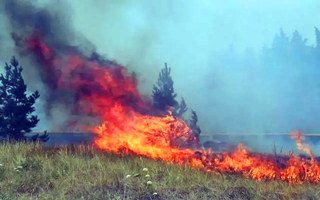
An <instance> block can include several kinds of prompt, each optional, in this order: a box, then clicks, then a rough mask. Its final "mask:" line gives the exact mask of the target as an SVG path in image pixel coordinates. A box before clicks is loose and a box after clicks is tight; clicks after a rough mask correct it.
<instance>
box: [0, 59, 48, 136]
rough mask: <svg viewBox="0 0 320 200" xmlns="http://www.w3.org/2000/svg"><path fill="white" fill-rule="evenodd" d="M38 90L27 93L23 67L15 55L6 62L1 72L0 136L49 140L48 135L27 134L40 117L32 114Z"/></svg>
mask: <svg viewBox="0 0 320 200" xmlns="http://www.w3.org/2000/svg"><path fill="white" fill-rule="evenodd" d="M39 96H40V94H39V92H38V91H35V92H34V93H32V94H30V95H27V85H26V84H25V83H24V80H23V77H22V67H21V66H19V63H18V61H17V60H16V58H15V57H13V58H12V59H11V62H10V64H7V63H6V64H5V74H0V137H2V138H5V139H9V140H17V141H21V140H28V139H29V140H34V141H35V140H42V141H46V140H48V136H47V135H46V134H44V135H41V136H39V135H34V136H31V137H27V136H25V134H26V133H29V132H30V131H31V129H32V128H34V127H35V126H36V125H37V123H38V122H39V119H38V117H37V116H36V115H32V113H33V112H34V111H35V107H34V104H35V102H36V100H37V99H38V98H39Z"/></svg>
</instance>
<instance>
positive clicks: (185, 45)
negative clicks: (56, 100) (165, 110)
mask: <svg viewBox="0 0 320 200" xmlns="http://www.w3.org/2000/svg"><path fill="white" fill-rule="evenodd" d="M3 2H4V3H2V5H1V13H0V63H1V60H2V61H9V60H10V57H11V56H12V55H17V56H18V53H17V52H16V51H17V49H16V48H15V44H14V41H13V40H12V38H11V33H12V32H15V33H20V34H21V33H23V32H24V31H25V30H28V28H30V27H29V26H30V24H37V25H39V26H41V27H42V28H43V27H46V26H47V25H48V24H47V22H46V21H41V20H43V19H47V18H46V17H43V16H49V17H48V18H49V19H50V22H51V23H53V24H52V26H51V27H50V28H51V29H50V30H47V31H48V33H51V35H50V34H49V36H48V39H49V41H51V42H55V43H57V42H61V43H62V42H65V41H67V43H68V44H69V45H75V46H79V48H80V49H81V50H82V51H83V52H91V51H97V52H98V53H100V54H102V55H106V57H107V58H108V59H111V60H116V61H117V62H118V63H120V64H122V65H124V66H126V67H127V68H128V69H129V70H131V71H135V72H136V73H137V78H138V80H139V87H140V90H141V91H142V93H144V94H147V95H150V94H151V90H152V85H153V84H154V83H155V81H156V79H157V76H158V72H159V71H160V69H161V68H162V67H163V63H164V62H168V65H169V66H170V67H172V76H173V80H174V83H175V89H176V92H177V94H178V95H179V98H180V97H184V99H185V100H186V103H187V105H188V107H190V108H192V109H194V110H195V111H196V112H197V113H198V116H199V122H200V126H201V128H202V130H203V132H206V133H216V132H225V133H255V132H289V131H291V130H294V129H302V130H304V131H310V132H320V125H319V123H318V119H320V81H318V79H319V78H318V77H320V68H319V69H318V68H317V67H316V66H319V67H320V56H319V57H316V56H315V57H312V59H313V60H312V62H311V59H310V58H311V56H301V57H299V56H300V53H299V52H300V51H297V52H293V53H291V55H292V56H287V55H283V54H282V53H283V52H282V51H281V50H279V49H276V48H272V47H274V37H275V35H276V34H278V35H279V34H280V29H281V28H282V29H283V31H284V33H285V34H286V35H287V36H288V38H289V43H290V44H292V41H291V37H292V34H293V32H294V31H295V30H298V31H299V33H300V34H301V35H302V37H303V38H307V39H308V41H307V43H306V45H307V46H308V48H306V49H307V50H303V52H309V49H311V48H312V46H316V37H315V33H314V27H320V14H319V13H318V11H319V8H320V2H319V1H318V0H310V1H298V0H284V1H276V0H271V1H254V0H249V1H238V0H232V1H228V2H223V1H218V0H214V1H202V2H201V3H200V2H199V1H187V2H186V1H147V0H145V1H129V0H128V1H103V0H95V1H90V2H89V1H84V0H79V1H72V0H68V1H59V0H56V1H49V0H47V1H40V0H38V1H34V3H33V5H31V4H30V5H29V6H30V8H32V9H25V7H24V8H23V9H22V8H20V9H17V10H8V5H7V6H5V3H8V2H14V3H16V4H15V5H26V3H24V4H23V3H21V2H23V1H18V0H14V1H9V0H6V1H3ZM13 7H14V6H13ZM13 7H11V8H13ZM15 8H17V7H15ZM41 9H42V13H41V12H38V11H40V10H41ZM17 11H19V12H20V11H21V12H22V11H24V12H26V13H25V14H23V15H19V14H21V13H17ZM27 13H32V14H30V16H32V17H31V18H26V17H25V16H26V15H28V14H27ZM13 16H18V17H19V19H17V18H13ZM17 21H18V22H20V23H17ZM22 24H23V27H21V26H22ZM48 27H49V26H48ZM290 41H291V42H290ZM264 46H265V47H266V48H265V49H264V50H263V47H264ZM303 48H304V47H303ZM270 49H272V50H270ZM299 49H302V48H299ZM264 52H271V53H264ZM275 52H276V53H277V55H275V54H274V53H275ZM269 54H272V56H271V57H268V58H266V55H269ZM308 55H309V54H308ZM293 57H298V58H299V59H298V61H297V62H294V61H293ZM19 58H21V59H19V60H20V62H21V64H22V66H23V67H24V73H25V77H26V79H27V82H28V83H29V84H30V90H32V89H38V90H40V92H41V95H42V97H43V96H45V94H43V93H45V92H46V88H44V87H43V86H42V85H41V84H39V81H40V78H38V77H36V76H34V74H36V73H34V71H32V68H31V67H30V68H28V66H31V65H33V61H32V59H29V58H26V57H23V56H21V55H20V56H19ZM279 58H283V59H284V61H280V59H279ZM45 104H46V102H45V101H44V100H43V99H42V100H41V101H40V102H39V104H38V110H37V111H38V113H39V114H40V119H41V120H40V123H39V126H38V129H54V128H55V127H57V126H59V125H61V124H63V120H65V117H63V116H64V113H63V112H64V108H63V107H62V108H61V107H59V106H57V107H56V108H57V109H56V110H55V111H54V115H55V116H57V117H55V119H53V120H51V119H50V120H49V119H47V120H46V116H45V115H44V114H43V112H44V108H43V107H44V106H45ZM61 116H62V117H61ZM47 127H48V128H47Z"/></svg>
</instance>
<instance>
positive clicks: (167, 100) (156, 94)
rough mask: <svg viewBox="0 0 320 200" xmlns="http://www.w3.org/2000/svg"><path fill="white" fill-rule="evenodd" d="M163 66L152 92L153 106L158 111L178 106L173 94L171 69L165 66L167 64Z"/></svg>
mask: <svg viewBox="0 0 320 200" xmlns="http://www.w3.org/2000/svg"><path fill="white" fill-rule="evenodd" d="M164 66H165V67H164V68H163V69H162V70H161V71H160V73H159V78H158V82H157V84H156V85H154V86H153V91H152V93H153V94H152V99H153V106H154V107H155V108H157V109H159V110H166V109H168V107H176V106H177V105H178V102H177V101H176V99H175V98H176V96H177V94H176V93H175V92H174V88H173V80H172V78H171V75H170V72H171V68H170V67H168V66H167V63H165V64H164Z"/></svg>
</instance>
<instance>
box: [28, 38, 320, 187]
mask: <svg viewBox="0 0 320 200" xmlns="http://www.w3.org/2000/svg"><path fill="white" fill-rule="evenodd" d="M26 48H27V49H28V51H31V52H32V53H33V55H34V56H35V57H36V58H37V59H38V61H39V63H40V64H41V66H42V67H43V68H41V71H42V72H43V73H44V74H46V76H47V77H48V78H49V77H50V79H48V80H49V82H48V84H49V85H51V88H53V89H55V90H59V91H64V92H65V93H66V94H67V93H68V94H72V95H73V97H74V111H75V113H77V114H79V113H81V114H83V113H84V114H85V115H89V116H98V117H99V119H100V125H98V126H94V127H90V130H92V131H93V132H94V133H95V134H96V136H97V137H96V139H95V145H96V146H97V147H98V148H100V149H103V150H106V151H110V152H114V153H117V154H134V155H140V156H146V157H150V158H152V159H158V160H163V161H166V162H170V163H178V164H180V165H189V166H192V167H196V168H200V169H202V170H205V171H207V172H221V173H232V174H233V173H236V174H242V175H243V176H244V177H248V178H253V179H256V180H281V181H286V182H289V183H303V182H305V181H307V182H311V183H318V182H320V166H319V164H318V163H317V162H316V159H315V156H314V154H313V153H312V151H311V149H310V147H309V146H307V145H305V144H304V142H303V137H302V134H301V133H300V132H293V133H292V134H291V137H292V138H293V139H294V140H296V141H297V145H298V148H299V149H301V150H304V151H305V152H307V153H308V154H309V155H310V156H311V160H308V159H306V158H300V157H298V156H295V155H289V156H282V157H281V158H280V160H276V159H275V158H274V157H273V156H271V155H267V154H257V153H251V152H248V151H247V150H246V149H245V148H244V147H243V146H242V145H239V147H238V149H237V150H235V151H234V152H232V153H215V152H213V151H212V150H197V149H192V148H187V146H188V145H189V144H190V143H192V142H196V141H195V140H194V138H192V134H191V133H192V132H191V130H190V128H189V127H188V125H187V124H186V123H185V122H184V121H183V120H182V119H179V118H177V117H174V116H173V115H172V114H170V113H169V112H168V114H167V115H162V116H154V115H153V114H152V113H153V112H152V111H153V110H152V106H150V104H149V103H148V101H147V100H145V98H144V97H143V96H142V95H141V94H140V93H139V91H138V88H137V82H136V80H135V78H134V77H133V76H130V75H128V72H127V70H126V68H125V67H123V66H121V65H119V64H116V63H113V62H110V61H107V60H102V61H101V60H97V59H91V58H89V57H87V56H84V55H82V54H81V53H79V52H77V51H74V50H73V51H71V50H70V51H64V52H59V51H58V50H59V48H54V47H49V45H48V44H47V43H46V42H45V41H43V40H42V39H41V38H40V37H39V36H38V35H36V34H35V35H32V36H31V37H29V38H28V39H26ZM60 48H61V47H60Z"/></svg>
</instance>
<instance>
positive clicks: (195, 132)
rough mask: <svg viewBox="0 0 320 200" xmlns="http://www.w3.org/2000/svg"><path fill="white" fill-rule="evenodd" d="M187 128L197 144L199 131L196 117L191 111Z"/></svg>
mask: <svg viewBox="0 0 320 200" xmlns="http://www.w3.org/2000/svg"><path fill="white" fill-rule="evenodd" d="M189 126H190V129H191V130H192V136H193V137H194V138H196V140H197V142H199V139H200V138H199V137H200V134H201V129H200V127H199V126H198V116H197V113H196V112H195V111H194V110H191V119H190V120H189Z"/></svg>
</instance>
